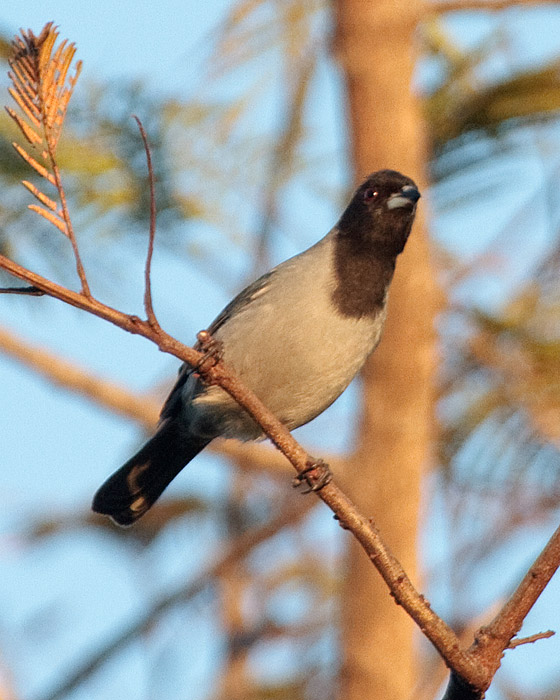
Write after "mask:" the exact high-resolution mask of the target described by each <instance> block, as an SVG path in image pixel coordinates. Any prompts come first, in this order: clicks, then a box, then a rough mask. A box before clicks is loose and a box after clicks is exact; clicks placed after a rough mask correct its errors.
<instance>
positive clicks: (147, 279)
mask: <svg viewBox="0 0 560 700" xmlns="http://www.w3.org/2000/svg"><path fill="white" fill-rule="evenodd" d="M132 116H133V117H134V119H136V123H137V124H138V129H139V130H140V135H141V136H142V141H143V142H144V150H145V151H146V163H147V165H148V180H149V183H150V240H149V243H148V255H147V256H146V267H145V270H144V284H145V290H144V309H145V311H146V316H147V317H148V323H149V324H150V326H152V328H159V327H160V325H159V323H158V320H157V318H156V315H155V313H154V307H153V305H152V281H151V273H152V255H153V252H154V239H155V235H156V193H155V186H154V168H153V166H152V154H151V152H150V145H149V144H148V137H147V136H146V131H145V129H144V126H143V124H142V122H141V121H140V119H139V118H138V117H137V116H136V115H135V114H133V115H132Z"/></svg>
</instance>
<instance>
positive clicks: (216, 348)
mask: <svg viewBox="0 0 560 700" xmlns="http://www.w3.org/2000/svg"><path fill="white" fill-rule="evenodd" d="M196 338H197V340H198V344H199V347H200V352H202V353H203V355H202V357H201V358H200V360H199V361H198V362H197V363H196V367H194V371H195V372H198V371H200V370H205V369H210V367H213V366H214V365H217V364H218V362H220V360H221V359H222V357H223V354H224V344H223V343H222V341H221V340H216V338H213V337H212V336H211V335H210V333H209V332H208V331H200V332H199V333H197V336H196Z"/></svg>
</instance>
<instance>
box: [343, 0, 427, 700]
mask: <svg viewBox="0 0 560 700" xmlns="http://www.w3.org/2000/svg"><path fill="white" fill-rule="evenodd" d="M420 11H421V7H420V4H419V3H418V2H416V0H407V2H404V1H399V0H377V1H376V2H364V1H363V0H338V3H337V35H336V42H335V50H336V53H337V57H338V59H339V61H340V63H341V65H342V67H343V69H344V72H345V76H346V81H347V91H348V120H349V128H350V139H351V149H352V154H351V155H352V156H353V163H354V166H355V177H356V180H361V179H363V177H364V176H365V175H367V174H368V173H369V172H371V171H373V170H377V169H380V168H393V169H395V170H400V171H402V172H403V173H405V174H406V175H409V176H411V177H413V178H414V179H415V180H416V181H417V182H418V184H419V186H420V188H421V189H423V186H424V185H425V183H426V177H425V144H424V135H423V130H422V119H421V115H420V109H419V104H418V100H416V99H415V97H414V95H413V94H412V92H411V78H412V72H413V68H414V31H415V27H416V24H417V22H418V19H419V15H420ZM425 208H426V202H425V200H422V201H421V203H420V215H419V218H417V221H416V224H415V226H414V230H413V234H412V236H411V239H410V241H409V243H408V245H407V248H406V251H405V253H404V254H403V255H402V257H401V258H400V259H399V261H398V263H397V272H396V275H395V280H394V282H393V285H392V289H391V294H390V300H389V317H388V322H387V326H386V328H385V331H384V334H383V339H382V341H381V344H380V346H379V348H378V349H377V351H376V353H375V355H374V356H373V357H372V359H371V361H370V362H369V363H368V365H367V366H366V368H365V371H364V375H363V379H364V405H363V412H362V418H361V423H360V426H359V433H358V435H357V446H356V452H355V454H354V455H353V457H352V458H351V459H350V461H349V464H348V473H347V474H348V478H349V480H351V483H350V486H349V490H350V492H351V494H352V497H353V498H354V499H355V501H356V502H357V505H358V506H359V508H360V510H362V512H364V513H365V514H367V515H370V516H371V517H372V518H373V519H374V521H375V524H376V525H377V527H378V528H379V529H380V530H381V532H382V534H383V536H384V537H385V538H386V540H387V541H388V543H389V544H390V546H391V547H392V548H393V551H394V552H395V554H396V556H397V557H398V558H399V560H400V561H401V563H402V564H403V566H404V567H405V570H406V571H407V572H408V573H409V574H410V576H411V577H412V578H413V580H414V581H416V582H418V576H417V570H416V544H417V525H418V510H419V501H420V481H421V477H422V472H423V470H424V469H425V467H426V465H427V463H428V461H429V453H430V442H431V435H430V433H431V426H432V376H433V371H434V359H435V345H434V343H435V336H434V333H433V330H432V325H433V317H434V312H435V286H434V282H433V276H432V272H431V270H430V264H429V256H428V244H427V237H426V231H425V227H424V221H423V216H422V214H423V213H424V212H425ZM341 614H342V630H341V634H342V649H343V651H342V653H343V668H342V677H341V694H340V697H341V698H343V699H344V700H358V699H359V700H365V698H383V700H404V699H405V698H408V697H409V696H410V695H411V693H412V690H413V688H414V685H415V683H416V682H417V680H418V678H417V675H416V664H415V654H414V648H413V631H414V630H413V623H412V622H411V620H410V619H409V618H408V617H407V616H406V615H405V614H404V613H403V612H402V611H400V610H399V609H398V608H397V607H396V606H395V604H394V602H393V600H392V599H391V598H390V596H389V595H388V592H387V588H386V586H385V584H384V583H383V581H382V580H381V578H380V577H379V575H378V574H377V573H376V572H375V570H374V569H373V567H372V566H371V563H370V562H369V561H368V560H367V558H366V557H365V556H364V554H363V551H361V550H360V548H359V547H358V545H356V543H352V544H351V546H350V552H349V562H348V569H347V575H346V581H345V590H344V595H343V602H342V611H341Z"/></svg>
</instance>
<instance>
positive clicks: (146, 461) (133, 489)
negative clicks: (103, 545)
mask: <svg viewBox="0 0 560 700" xmlns="http://www.w3.org/2000/svg"><path fill="white" fill-rule="evenodd" d="M208 442H209V440H196V439H194V440H193V439H191V440H189V441H185V439H184V438H183V439H181V438H180V436H179V434H178V431H177V429H176V427H175V425H174V424H173V422H171V421H170V422H169V423H168V424H167V425H164V426H162V427H161V428H160V429H159V430H158V432H157V433H156V434H155V435H154V437H153V438H152V439H151V440H149V441H148V442H147V443H146V444H145V445H144V447H142V449H141V450H140V451H139V452H137V453H136V454H135V455H134V457H132V458H131V459H129V460H128V462H126V464H123V466H122V467H121V468H120V469H119V470H118V471H116V472H115V473H114V474H113V475H112V476H110V477H109V478H108V479H107V481H106V482H105V483H104V484H103V485H102V486H101V487H100V488H99V490H98V491H97V493H96V494H95V496H94V497H93V504H92V508H93V510H94V511H95V512H96V513H102V514H103V515H109V516H110V517H111V518H112V519H113V520H114V521H115V522H116V523H117V524H118V525H132V523H134V522H135V521H136V520H138V518H140V517H141V516H142V515H144V513H145V512H146V511H147V510H149V509H150V508H151V507H152V505H153V504H154V503H155V502H156V501H157V499H158V498H159V497H160V496H161V494H162V493H163V490H164V489H165V488H166V487H167V486H168V484H170V483H171V481H172V480H173V479H174V478H175V477H176V476H177V474H178V473H179V472H180V471H181V469H182V468H183V467H184V466H186V465H187V464H188V463H189V462H190V461H191V459H193V458H194V457H196V455H197V454H198V453H199V452H200V451H201V450H202V449H204V447H206V445H207V444H208Z"/></svg>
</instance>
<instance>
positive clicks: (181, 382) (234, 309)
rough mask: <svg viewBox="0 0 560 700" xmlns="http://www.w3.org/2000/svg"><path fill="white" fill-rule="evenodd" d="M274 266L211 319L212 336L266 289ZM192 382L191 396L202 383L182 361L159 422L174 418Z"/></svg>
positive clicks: (210, 329) (210, 330)
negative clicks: (187, 386) (185, 388)
mask: <svg viewBox="0 0 560 700" xmlns="http://www.w3.org/2000/svg"><path fill="white" fill-rule="evenodd" d="M275 269H276V268H274V269H272V270H270V272H267V273H266V274H264V275H263V276H262V277H259V279H258V280H256V281H255V282H253V283H252V284H250V285H249V286H248V287H245V289H244V290H243V291H241V292H240V293H239V294H238V295H237V296H236V297H235V298H234V299H232V300H231V301H230V302H229V304H228V305H227V306H226V307H225V308H224V309H223V310H222V311H221V312H220V313H219V314H218V316H217V317H216V318H215V319H214V321H212V323H211V324H210V326H209V328H208V332H209V333H210V335H211V336H213V335H214V334H215V333H216V331H217V330H219V329H220V328H221V327H222V326H223V325H224V324H225V323H226V322H227V321H228V319H229V318H230V317H231V315H232V313H235V314H236V315H237V314H238V313H240V312H242V311H243V309H244V308H245V307H246V306H248V305H249V304H250V303H251V302H252V301H253V300H254V299H256V298H257V297H258V296H261V295H262V294H263V293H264V292H265V291H266V289H267V287H268V284H269V280H270V277H271V276H272V275H273V274H274V271H275ZM194 348H195V350H200V349H201V346H200V343H199V342H197V343H196V345H195V346H194ZM189 380H190V381H191V382H192V391H191V394H192V397H194V396H196V394H197V393H199V392H200V391H202V390H203V386H204V385H203V384H202V382H200V380H199V378H198V377H197V375H196V374H194V368H193V367H192V366H191V365H189V364H187V363H184V364H183V365H181V367H180V368H179V376H178V377H177V381H176V383H175V386H174V387H173V389H172V390H171V392H170V394H169V396H168V397H167V399H166V401H165V403H164V404H163V408H162V409H161V413H160V417H159V422H160V425H161V424H162V423H165V422H167V421H168V420H169V419H172V418H175V417H176V416H177V415H178V414H179V413H180V411H181V407H182V403H183V390H184V387H185V384H187V382H188V381H189Z"/></svg>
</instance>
